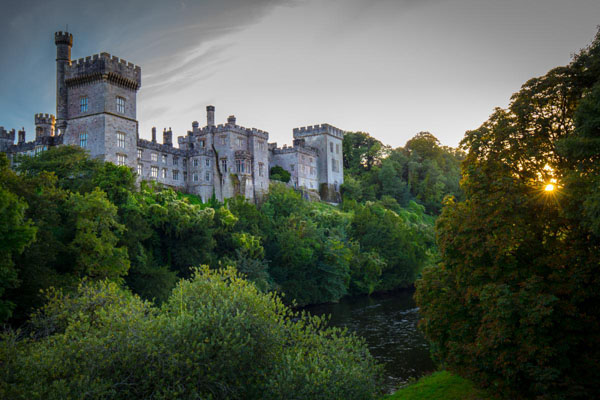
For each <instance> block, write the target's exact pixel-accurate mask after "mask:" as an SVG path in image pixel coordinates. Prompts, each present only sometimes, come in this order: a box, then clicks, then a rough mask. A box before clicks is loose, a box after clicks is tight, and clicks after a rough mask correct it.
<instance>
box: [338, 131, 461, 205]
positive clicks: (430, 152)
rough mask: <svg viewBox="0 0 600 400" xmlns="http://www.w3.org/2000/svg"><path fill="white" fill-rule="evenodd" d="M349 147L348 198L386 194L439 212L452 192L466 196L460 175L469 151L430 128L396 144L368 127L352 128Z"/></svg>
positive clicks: (347, 137)
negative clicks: (455, 146) (443, 139)
mask: <svg viewBox="0 0 600 400" xmlns="http://www.w3.org/2000/svg"><path fill="white" fill-rule="evenodd" d="M343 148H344V184H343V186H342V192H343V196H344V199H345V200H348V199H351V200H355V201H358V202H364V201H374V200H382V201H384V202H386V203H388V204H390V203H397V204H399V205H400V206H402V207H406V206H407V205H408V204H409V202H410V201H416V202H418V203H419V204H421V205H423V206H425V210H426V211H427V213H429V214H431V215H437V214H438V213H439V211H440V209H441V208H442V200H443V199H444V197H445V196H446V195H452V196H454V197H457V198H459V199H460V198H462V196H463V194H462V191H461V190H460V187H459V181H460V162H461V160H462V159H463V158H464V154H463V153H462V152H461V151H460V150H457V149H453V148H450V147H446V146H441V145H440V142H439V140H438V139H437V138H436V137H435V136H433V135H432V134H431V133H429V132H419V133H418V134H417V135H415V136H414V137H413V138H412V139H410V140H409V141H408V142H406V145H405V146H404V147H398V148H396V149H391V148H389V147H388V146H385V145H383V144H382V143H381V142H380V141H379V140H377V139H375V138H373V137H371V136H369V134H367V133H363V132H347V133H346V134H345V135H344V142H343Z"/></svg>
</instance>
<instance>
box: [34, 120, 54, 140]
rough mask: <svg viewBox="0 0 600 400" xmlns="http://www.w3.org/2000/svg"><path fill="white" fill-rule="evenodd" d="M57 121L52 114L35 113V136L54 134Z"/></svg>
mask: <svg viewBox="0 0 600 400" xmlns="http://www.w3.org/2000/svg"><path fill="white" fill-rule="evenodd" d="M55 122H56V118H54V115H52V114H35V138H36V139H38V138H41V137H44V136H54V125H55Z"/></svg>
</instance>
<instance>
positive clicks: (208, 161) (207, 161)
mask: <svg viewBox="0 0 600 400" xmlns="http://www.w3.org/2000/svg"><path fill="white" fill-rule="evenodd" d="M206 166H207V167H210V158H207V159H206Z"/></svg>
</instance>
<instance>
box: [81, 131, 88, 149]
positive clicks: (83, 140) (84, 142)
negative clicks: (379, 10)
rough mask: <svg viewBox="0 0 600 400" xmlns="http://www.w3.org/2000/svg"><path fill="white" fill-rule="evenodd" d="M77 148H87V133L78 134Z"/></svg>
mask: <svg viewBox="0 0 600 400" xmlns="http://www.w3.org/2000/svg"><path fill="white" fill-rule="evenodd" d="M79 147H87V132H82V133H80V134H79Z"/></svg>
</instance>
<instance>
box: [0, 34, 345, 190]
mask: <svg viewBox="0 0 600 400" xmlns="http://www.w3.org/2000/svg"><path fill="white" fill-rule="evenodd" d="M54 42H55V44H56V116H54V115H49V114H36V115H35V126H36V128H35V139H34V140H33V141H30V142H26V141H25V131H24V129H23V130H20V131H19V132H18V136H17V143H16V144H15V143H14V142H15V130H14V129H13V130H11V131H6V130H5V129H4V128H3V127H0V151H2V152H5V153H7V154H8V156H9V158H10V159H11V160H14V156H15V155H17V154H26V155H30V156H35V155H36V154H38V153H40V152H42V151H45V150H47V149H48V148H50V147H52V146H59V145H76V146H80V147H83V148H85V149H86V150H87V151H89V153H90V155H91V156H92V157H96V158H99V159H102V160H105V161H110V162H113V163H115V164H118V165H125V166H128V167H130V168H132V169H133V170H134V171H135V172H136V173H137V176H138V180H155V181H157V182H160V183H162V184H163V185H166V186H169V187H172V188H174V189H176V190H180V191H183V192H187V193H192V194H196V195H198V196H200V197H201V198H202V199H203V200H205V201H206V200H207V199H208V198H210V197H212V196H213V195H214V196H215V197H216V198H217V199H219V200H221V201H222V200H224V199H225V198H229V197H233V196H236V195H243V196H245V197H246V198H247V199H249V200H254V201H256V200H259V199H260V198H261V196H262V195H263V194H264V193H266V192H267V191H268V188H269V170H270V168H271V167H273V166H275V165H278V166H281V167H282V168H284V169H286V170H287V171H289V172H290V174H291V180H290V183H289V185H291V186H293V187H296V188H304V189H306V190H307V191H313V192H314V193H319V194H320V197H321V198H322V199H323V200H325V201H331V202H337V201H338V200H339V187H340V185H341V184H342V183H343V181H344V173H343V162H342V160H343V154H342V140H343V137H344V131H342V130H340V129H338V128H335V127H333V126H331V125H329V124H321V125H314V126H307V127H303V128H296V129H294V130H293V138H294V140H293V146H289V147H288V146H285V145H284V146H283V147H282V148H279V147H277V143H268V140H269V134H268V132H265V131H262V130H260V129H255V128H245V127H243V126H239V125H237V124H236V118H235V116H233V115H231V116H229V118H227V122H226V123H225V124H219V125H216V124H215V107H214V106H208V107H206V113H207V115H206V125H205V126H204V127H200V125H199V123H198V122H197V121H194V122H192V129H191V130H189V131H188V132H187V134H186V135H185V136H179V137H178V138H177V144H178V147H175V146H173V132H172V130H171V128H169V129H164V130H163V132H162V134H163V137H162V143H158V142H157V140H156V128H152V140H145V139H140V137H139V131H138V121H137V119H136V109H137V102H136V96H137V91H138V90H139V89H140V87H141V84H142V72H141V68H140V67H139V66H136V65H134V64H132V63H129V62H127V61H125V60H123V59H119V58H118V57H114V56H111V55H110V54H108V53H100V54H96V55H94V56H88V57H85V58H81V59H79V60H77V61H74V60H71V48H72V46H73V35H72V34H70V33H68V32H56V33H55V35H54Z"/></svg>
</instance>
